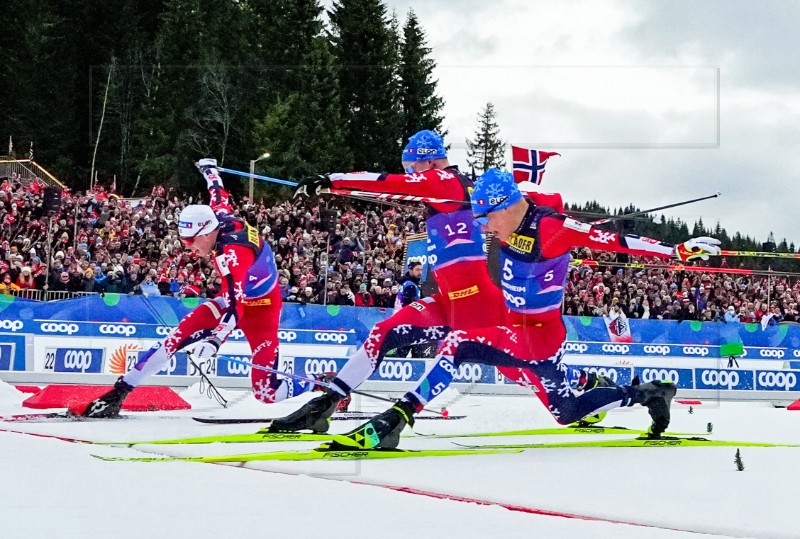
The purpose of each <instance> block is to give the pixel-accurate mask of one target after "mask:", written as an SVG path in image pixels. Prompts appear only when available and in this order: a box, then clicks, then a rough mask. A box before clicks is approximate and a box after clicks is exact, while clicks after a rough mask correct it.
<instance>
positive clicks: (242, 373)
mask: <svg viewBox="0 0 800 539" xmlns="http://www.w3.org/2000/svg"><path fill="white" fill-rule="evenodd" d="M230 358H231V359H237V360H239V361H247V362H248V363H249V362H250V357H249V356H230ZM250 369H251V367H250V365H245V364H244V363H238V362H236V361H229V360H228V358H225V357H220V358H218V359H217V376H233V377H238V378H244V377H247V376H250Z"/></svg>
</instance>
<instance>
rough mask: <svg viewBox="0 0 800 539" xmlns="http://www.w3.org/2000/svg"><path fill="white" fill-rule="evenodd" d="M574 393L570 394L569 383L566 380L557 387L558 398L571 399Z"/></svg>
mask: <svg viewBox="0 0 800 539" xmlns="http://www.w3.org/2000/svg"><path fill="white" fill-rule="evenodd" d="M573 395H574V393H573V392H572V387H571V386H570V385H569V381H567V380H566V379H564V380H562V381H561V385H559V386H558V396H559V397H571V396H573Z"/></svg>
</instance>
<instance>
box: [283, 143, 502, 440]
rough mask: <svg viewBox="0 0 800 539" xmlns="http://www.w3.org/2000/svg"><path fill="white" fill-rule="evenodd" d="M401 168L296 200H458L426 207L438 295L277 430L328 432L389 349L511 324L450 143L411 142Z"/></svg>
mask: <svg viewBox="0 0 800 539" xmlns="http://www.w3.org/2000/svg"><path fill="white" fill-rule="evenodd" d="M401 162H402V164H403V168H404V170H405V171H406V174H386V173H382V174H378V173H366V172H354V173H347V174H331V175H329V176H319V177H316V178H312V179H309V180H305V181H303V182H301V183H300V185H299V186H298V188H297V191H296V193H295V196H314V195H319V194H320V193H322V192H325V190H327V189H331V188H335V189H354V190H360V191H370V192H376V193H395V194H405V195H417V196H425V197H429V198H438V199H444V200H453V201H455V202H440V203H428V204H427V209H428V213H427V218H426V226H427V231H428V251H427V252H428V260H429V261H430V263H431V267H432V271H433V274H434V276H435V278H436V283H437V284H438V286H439V292H438V293H437V294H433V295H432V296H429V297H426V298H423V299H421V300H419V301H415V302H413V303H411V304H410V305H408V306H406V307H403V308H402V309H400V310H399V311H397V312H396V313H395V314H394V315H392V316H391V317H389V318H388V319H386V320H384V321H382V322H380V323H378V324H376V325H375V327H373V328H372V331H371V332H370V334H369V336H368V337H367V339H366V341H365V342H364V345H363V346H362V347H361V348H359V349H358V350H357V351H356V352H355V354H353V355H352V356H351V357H350V360H349V361H348V362H347V364H345V366H344V367H343V368H342V370H341V371H340V372H339V373H338V375H337V377H336V378H335V379H334V380H333V381H331V384H330V385H331V387H330V389H328V390H327V391H326V392H325V393H324V394H323V395H322V396H320V397H317V398H315V399H312V400H310V401H309V402H307V403H306V404H305V405H304V406H303V407H301V408H300V409H299V410H297V411H296V412H294V413H292V414H290V415H288V416H287V417H285V418H282V419H278V420H275V421H273V422H272V425H271V427H270V428H271V430H273V431H296V430H301V429H312V430H314V431H326V430H327V429H328V425H329V420H328V418H329V417H330V416H331V415H332V414H333V412H334V411H335V410H336V404H337V402H339V401H340V400H341V399H343V398H344V397H345V396H347V395H349V394H350V391H351V390H353V389H355V388H357V387H358V386H359V385H360V384H361V383H362V382H364V381H365V380H366V379H367V378H369V377H370V375H371V374H372V373H373V372H374V371H375V370H376V369H377V368H378V365H379V364H380V362H381V361H382V360H383V358H384V356H385V354H386V353H387V352H389V351H390V350H392V349H395V348H402V347H405V346H410V345H412V344H415V343H419V342H425V341H436V340H439V339H441V338H443V337H444V336H445V335H446V334H447V333H448V331H450V330H451V329H471V328H477V327H482V326H484V325H487V324H488V325H494V324H501V323H502V320H504V318H505V307H504V305H503V296H502V293H501V292H500V290H499V289H498V288H497V287H496V286H495V285H494V284H493V283H492V280H491V279H490V277H489V271H488V269H487V266H486V252H485V244H486V236H485V234H484V233H483V232H482V231H481V229H480V227H479V226H476V225H475V220H474V218H473V217H472V210H471V209H470V203H469V190H470V189H471V188H472V180H471V179H470V178H468V177H467V176H465V175H464V174H462V173H461V172H459V170H458V167H457V166H453V165H450V163H449V161H448V159H447V151H446V149H445V146H444V140H443V139H442V137H441V136H440V135H438V134H437V133H434V132H433V131H429V130H424V131H420V132H418V133H416V134H414V135H412V136H411V137H410V138H409V140H408V144H407V145H406V147H405V149H404V150H403V154H402V156H401ZM476 313H480V317H478V316H476V315H475V314H476ZM514 374H516V370H514Z"/></svg>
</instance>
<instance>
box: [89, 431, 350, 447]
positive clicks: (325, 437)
mask: <svg viewBox="0 0 800 539" xmlns="http://www.w3.org/2000/svg"><path fill="white" fill-rule="evenodd" d="M334 436H335V435H334V434H308V433H304V432H267V431H266V430H265V431H259V432H257V433H255V434H222V435H219V436H201V437H198V438H175V439H165V440H144V441H136V442H102V445H113V446H127V447H131V446H134V445H177V444H251V443H259V442H328V441H331V440H333V439H334Z"/></svg>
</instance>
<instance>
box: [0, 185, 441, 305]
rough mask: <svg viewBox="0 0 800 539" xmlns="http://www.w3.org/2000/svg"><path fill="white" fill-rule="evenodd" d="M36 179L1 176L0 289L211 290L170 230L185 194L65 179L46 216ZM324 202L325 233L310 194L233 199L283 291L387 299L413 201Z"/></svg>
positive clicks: (338, 299) (371, 301)
mask: <svg viewBox="0 0 800 539" xmlns="http://www.w3.org/2000/svg"><path fill="white" fill-rule="evenodd" d="M43 188H44V186H43V185H42V184H39V183H36V182H34V183H30V184H27V185H25V186H23V185H22V184H20V183H19V182H17V181H15V179H14V178H5V179H3V180H2V182H1V183H0V293H7V292H11V293H14V292H17V293H19V292H18V291H20V290H27V289H36V290H50V291H67V292H96V293H103V292H116V293H134V294H137V293H144V294H148V295H172V296H184V297H207V296H208V297H210V296H213V295H214V294H215V293H216V292H217V291H218V290H219V287H220V286H221V281H222V280H221V278H220V277H219V275H217V274H216V272H215V271H214V268H213V265H212V264H211V262H210V261H209V260H207V259H206V260H202V259H197V258H196V257H195V256H193V255H191V254H189V253H188V252H186V251H184V249H183V247H182V244H181V242H180V239H179V238H178V234H177V222H176V220H177V217H178V214H179V213H180V210H181V209H182V208H183V207H184V206H185V205H187V204H189V203H191V202H192V197H183V198H180V197H178V196H176V195H174V193H173V192H171V191H167V190H166V189H165V188H164V187H162V186H156V187H155V188H154V189H153V191H152V193H151V195H150V196H147V197H144V198H142V199H121V198H120V197H118V196H116V195H114V194H113V193H109V192H108V191H106V190H105V189H104V188H103V187H97V188H96V189H94V190H92V191H91V192H88V193H83V192H75V193H73V192H70V191H69V190H66V189H65V190H64V191H62V198H61V208H60V210H59V211H57V212H55V213H52V214H50V215H49V216H48V215H46V214H45V211H44V209H43V190H44V189H43ZM196 199H197V198H196V197H195V200H196ZM324 204H326V205H327V208H326V209H327V210H330V211H332V212H335V220H334V222H335V224H334V227H333V228H332V229H331V231H330V233H329V232H327V231H325V230H324V229H323V226H322V222H321V221H322V219H321V217H322V216H321V212H322V211H323V209H325V208H323V207H321V206H320V203H319V202H317V201H315V202H305V203H289V202H283V203H279V204H275V205H271V206H268V205H265V204H263V203H256V204H253V203H249V202H248V201H247V200H246V199H245V200H244V201H243V202H242V203H241V204H239V205H236V204H234V205H235V207H236V210H235V211H236V213H237V214H239V215H241V216H243V217H245V218H246V219H247V220H248V221H249V222H250V223H251V224H253V225H254V226H256V227H257V228H258V229H259V230H260V231H261V233H262V235H263V236H264V237H265V238H266V239H267V240H268V241H269V242H270V244H271V246H272V249H273V251H274V253H275V258H276V262H277V265H278V269H279V272H280V274H281V276H280V278H279V286H280V287H281V290H282V291H283V295H284V298H285V300H286V301H290V302H298V303H328V304H336V305H366V306H378V307H392V306H393V305H394V303H395V298H396V296H397V291H398V281H399V280H400V279H401V278H402V273H403V272H402V256H403V246H404V240H405V237H406V235H407V234H408V233H414V232H421V231H424V226H425V223H424V216H423V212H422V209H421V208H407V209H398V208H394V207H385V206H384V207H378V206H374V207H371V208H366V207H359V208H357V207H355V206H354V205H352V204H349V203H348V202H347V201H342V200H332V201H326V202H325V203H324ZM48 217H49V219H48ZM48 220H49V221H50V226H51V231H50V235H48V233H47V226H48ZM326 270H327V271H326ZM326 275H327V279H326V278H325V277H326Z"/></svg>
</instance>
